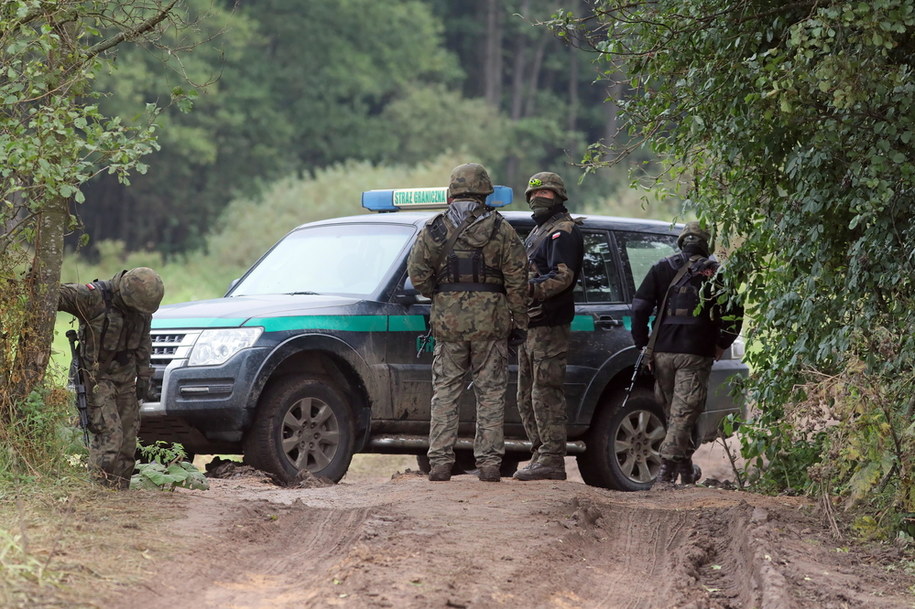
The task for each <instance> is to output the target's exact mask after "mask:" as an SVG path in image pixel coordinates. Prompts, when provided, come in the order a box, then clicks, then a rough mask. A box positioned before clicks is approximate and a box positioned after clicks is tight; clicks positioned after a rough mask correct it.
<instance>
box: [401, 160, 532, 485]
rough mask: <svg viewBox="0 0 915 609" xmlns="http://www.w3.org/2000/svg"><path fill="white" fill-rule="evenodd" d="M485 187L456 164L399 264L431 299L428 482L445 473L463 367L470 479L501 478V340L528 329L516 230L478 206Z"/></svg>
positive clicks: (517, 337) (478, 171)
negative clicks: (469, 397) (470, 408)
mask: <svg viewBox="0 0 915 609" xmlns="http://www.w3.org/2000/svg"><path fill="white" fill-rule="evenodd" d="M492 192H493V187H492V181H491V180H490V179H489V175H488V174H487V172H486V169H485V168H483V166H482V165H477V164H475V163H468V164H466V165H459V166H458V167H456V168H455V169H454V170H453V171H452V173H451V180H450V183H449V186H448V203H449V204H448V210H447V211H446V212H443V213H441V214H439V215H437V216H436V217H435V218H433V219H432V220H430V221H429V222H428V224H426V226H425V227H424V228H423V230H422V231H421V232H420V234H419V237H417V240H416V244H415V245H414V246H413V250H412V251H411V252H410V256H409V259H408V260H407V271H408V273H409V275H410V279H411V280H412V281H413V285H415V286H416V289H417V290H419V292H420V293H421V294H422V295H423V296H426V297H428V298H431V299H432V311H431V315H430V324H431V326H432V334H433V336H434V337H435V351H434V354H433V361H432V385H433V395H432V417H431V418H432V420H431V425H430V429H429V452H428V455H429V463H430V465H431V471H430V472H429V479H430V480H433V481H445V480H449V479H450V478H451V469H452V466H453V464H454V444H455V441H456V440H457V432H458V399H459V398H460V396H461V394H462V393H463V391H464V389H465V387H466V385H467V381H466V380H465V375H466V373H467V372H468V371H470V372H471V375H472V379H473V380H472V384H473V390H474V394H475V397H476V403H477V421H476V436H475V437H474V442H473V455H474V457H475V459H476V465H477V468H478V469H479V472H480V473H479V477H480V480H483V481H487V482H498V481H499V479H500V478H499V467H500V465H501V462H502V456H503V455H504V454H505V443H504V435H503V430H502V423H503V419H504V410H505V388H506V386H507V385H508V368H507V357H508V344H507V341H508V342H514V343H518V342H520V341H522V340H523V339H524V334H525V332H526V329H527V272H526V264H525V262H526V261H525V257H524V248H523V246H522V245H521V240H520V239H519V237H518V234H517V233H516V232H515V229H514V228H512V227H511V225H510V224H509V223H508V222H507V221H506V220H505V219H504V218H503V217H502V216H501V215H500V214H499V213H498V212H497V211H495V210H494V209H492V208H490V207H488V206H487V205H486V204H485V203H484V201H485V200H486V196H487V195H489V194H490V193H492Z"/></svg>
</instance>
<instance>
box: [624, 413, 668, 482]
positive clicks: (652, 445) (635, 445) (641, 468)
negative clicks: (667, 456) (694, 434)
mask: <svg viewBox="0 0 915 609" xmlns="http://www.w3.org/2000/svg"><path fill="white" fill-rule="evenodd" d="M665 435H666V430H665V429H664V423H663V422H662V421H661V419H660V418H659V417H658V416H657V415H656V414H654V413H653V412H651V411H650V410H634V411H632V412H630V413H629V414H627V415H626V416H625V417H623V419H622V420H621V421H620V425H619V427H618V428H617V430H616V436H615V438H614V440H615V441H614V444H613V446H612V447H611V451H612V452H611V456H613V457H614V458H615V459H616V462H617V464H618V465H619V468H620V471H621V472H622V474H623V475H624V476H626V477H627V478H629V479H630V480H632V481H633V482H637V483H646V482H651V481H652V480H654V478H655V476H657V474H658V468H659V467H661V453H660V449H661V442H663V441H664V436H665Z"/></svg>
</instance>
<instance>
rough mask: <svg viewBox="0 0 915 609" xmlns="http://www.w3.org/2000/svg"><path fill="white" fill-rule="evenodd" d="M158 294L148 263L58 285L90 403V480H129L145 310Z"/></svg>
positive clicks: (143, 365) (146, 369)
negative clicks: (72, 319)
mask: <svg viewBox="0 0 915 609" xmlns="http://www.w3.org/2000/svg"><path fill="white" fill-rule="evenodd" d="M164 292H165V289H164V286H163V284H162V279H161V278H160V277H159V275H158V274H157V273H156V272H155V271H154V270H152V269H149V268H146V267H139V268H135V269H132V270H129V271H121V272H120V273H118V274H117V275H115V276H114V277H112V278H111V280H110V281H99V280H95V281H93V282H92V283H86V284H82V283H70V284H64V285H61V286H60V294H59V300H58V304H57V309H58V310H59V311H66V312H67V313H70V314H72V315H75V316H76V318H77V319H78V320H79V348H80V358H81V359H82V364H83V370H82V371H81V374H82V378H83V381H84V382H85V384H86V393H87V398H88V399H87V401H88V403H89V404H88V406H89V431H91V432H92V440H91V442H90V446H89V469H90V472H91V474H92V477H93V479H94V480H96V481H98V482H100V483H101V484H104V485H105V486H109V487H112V488H116V489H119V490H124V489H127V488H128V487H129V486H130V477H131V475H133V470H134V465H135V461H134V455H135V454H136V449H137V431H138V429H139V426H140V406H139V402H138V400H140V399H143V398H144V397H145V396H146V391H147V390H148V389H149V379H150V377H151V376H152V373H153V370H152V368H150V366H149V358H150V352H151V341H150V337H149V329H150V322H151V321H152V314H153V313H154V312H155V311H156V309H158V308H159V303H160V302H161V301H162V296H163V294H164Z"/></svg>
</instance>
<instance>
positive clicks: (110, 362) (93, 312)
mask: <svg viewBox="0 0 915 609" xmlns="http://www.w3.org/2000/svg"><path fill="white" fill-rule="evenodd" d="M117 277H118V276H115V279H113V280H112V281H98V280H96V281H93V282H92V283H86V284H82V283H68V284H63V285H61V286H60V288H59V296H58V303H57V310H58V311H65V312H67V313H70V314H71V315H74V316H75V317H76V318H77V319H78V320H79V341H80V356H81V357H82V360H83V366H84V367H85V369H86V370H87V371H88V372H89V373H90V375H91V376H92V378H96V376H97V375H101V376H105V377H108V378H114V379H116V380H122V381H124V382H130V381H133V380H134V379H135V378H137V377H147V376H150V375H151V374H152V368H150V367H149V360H150V354H151V352H152V342H151V339H150V336H149V330H150V324H151V322H152V315H147V314H145V313H140V312H138V311H134V310H133V309H131V308H130V307H127V306H126V305H125V304H124V303H123V302H121V301H120V297H119V296H118V294H117V290H116V285H117V282H116V280H117ZM106 290H107V291H108V302H106V297H105V291H106Z"/></svg>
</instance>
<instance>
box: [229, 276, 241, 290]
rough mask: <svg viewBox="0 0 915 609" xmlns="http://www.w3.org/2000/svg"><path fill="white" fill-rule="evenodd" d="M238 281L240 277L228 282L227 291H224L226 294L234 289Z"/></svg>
mask: <svg viewBox="0 0 915 609" xmlns="http://www.w3.org/2000/svg"><path fill="white" fill-rule="evenodd" d="M239 279H240V277H236V278H235V279H233V280H232V281H230V282H229V289H228V290H226V294H228V293H229V292H231V291H232V290H233V289H235V286H236V285H238V281H239Z"/></svg>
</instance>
